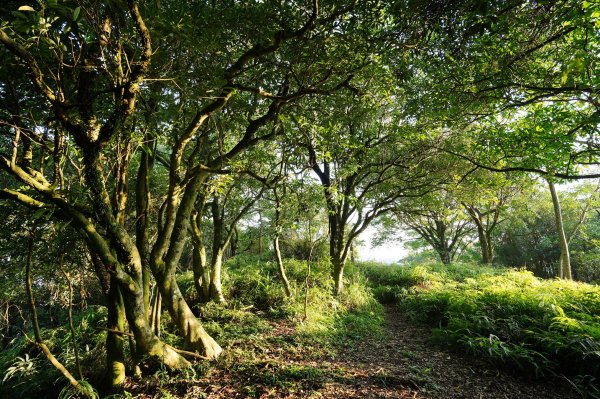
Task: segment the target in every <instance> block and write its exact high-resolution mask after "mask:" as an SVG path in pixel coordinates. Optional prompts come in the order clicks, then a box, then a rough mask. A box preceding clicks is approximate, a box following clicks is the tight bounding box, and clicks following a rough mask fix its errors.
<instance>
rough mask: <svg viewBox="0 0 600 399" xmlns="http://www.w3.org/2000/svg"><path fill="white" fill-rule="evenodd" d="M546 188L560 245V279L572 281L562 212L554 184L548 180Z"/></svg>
mask: <svg viewBox="0 0 600 399" xmlns="http://www.w3.org/2000/svg"><path fill="white" fill-rule="evenodd" d="M548 187H549V188H550V194H551V196H552V205H553V206H554V220H555V222H556V232H557V234H558V242H559V245H560V278H564V279H567V280H572V279H573V276H572V274H571V258H570V256H569V243H568V241H567V236H566V235H565V228H564V226H563V218H562V210H561V207H560V201H559V199H558V194H557V193H556V188H555V187H554V183H553V182H551V181H550V180H548Z"/></svg>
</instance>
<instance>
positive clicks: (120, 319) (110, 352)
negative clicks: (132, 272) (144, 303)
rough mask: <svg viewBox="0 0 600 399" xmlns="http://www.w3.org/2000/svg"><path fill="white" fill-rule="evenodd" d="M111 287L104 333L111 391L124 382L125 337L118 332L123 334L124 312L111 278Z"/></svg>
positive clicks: (119, 294)
mask: <svg viewBox="0 0 600 399" xmlns="http://www.w3.org/2000/svg"><path fill="white" fill-rule="evenodd" d="M111 280H113V281H111V287H110V291H109V292H108V295H106V300H107V303H106V307H107V310H108V316H107V328H108V332H107V333H106V371H107V380H108V383H109V386H110V387H111V391H112V390H114V389H115V388H117V387H118V386H120V385H121V384H123V381H125V354H124V353H123V344H124V339H125V336H124V335H123V334H119V333H118V332H121V333H124V332H125V310H124V308H123V297H122V296H121V292H120V290H119V287H118V286H117V284H116V281H114V280H115V279H114V278H112V279H111Z"/></svg>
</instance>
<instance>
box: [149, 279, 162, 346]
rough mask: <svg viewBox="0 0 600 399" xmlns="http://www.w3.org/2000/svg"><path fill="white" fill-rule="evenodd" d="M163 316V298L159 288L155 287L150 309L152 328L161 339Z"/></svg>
mask: <svg viewBox="0 0 600 399" xmlns="http://www.w3.org/2000/svg"><path fill="white" fill-rule="evenodd" d="M161 314H162V297H161V295H160V292H159V290H158V288H156V287H155V289H154V295H153V296H152V300H151V308H150V328H151V329H152V331H154V334H156V336H157V337H160V319H161V317H160V316H161Z"/></svg>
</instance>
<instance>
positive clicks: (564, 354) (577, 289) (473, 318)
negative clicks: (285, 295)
mask: <svg viewBox="0 0 600 399" xmlns="http://www.w3.org/2000/svg"><path fill="white" fill-rule="evenodd" d="M363 269H364V272H365V275H367V276H368V278H369V280H370V282H371V284H372V285H373V289H374V292H375V295H376V297H377V298H378V299H379V300H380V301H382V302H386V303H398V305H399V306H400V308H401V310H402V311H403V312H404V313H405V314H406V315H407V316H408V317H409V318H410V319H411V320H414V321H418V322H424V323H428V324H430V325H432V326H434V327H435V328H434V330H433V336H434V339H435V340H436V341H438V342H441V343H445V344H451V345H453V346H455V347H457V348H462V349H466V350H468V351H469V352H471V353H473V354H475V355H478V356H483V357H485V358H487V359H488V360H489V361H490V362H493V363H495V364H497V365H500V366H505V367H507V368H510V369H512V370H516V371H518V372H519V373H520V374H525V375H529V376H531V377H548V376H560V377H564V378H567V379H568V380H569V381H570V382H571V383H572V384H573V386H574V387H576V389H578V390H579V391H580V392H581V393H582V394H583V395H584V396H587V397H593V398H598V397H600V287H598V286H595V285H590V284H584V283H578V282H573V281H566V280H558V279H555V280H542V279H539V278H537V277H535V276H533V274H532V273H531V272H528V271H525V270H514V269H498V268H489V267H482V266H476V265H464V264H463V265H461V264H459V265H452V266H446V265H441V264H421V265H415V266H382V265H375V264H366V265H363Z"/></svg>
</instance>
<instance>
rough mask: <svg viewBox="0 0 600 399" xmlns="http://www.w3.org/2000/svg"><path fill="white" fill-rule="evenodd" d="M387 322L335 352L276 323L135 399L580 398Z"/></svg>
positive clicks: (398, 318) (420, 330)
mask: <svg viewBox="0 0 600 399" xmlns="http://www.w3.org/2000/svg"><path fill="white" fill-rule="evenodd" d="M385 315H386V320H385V323H384V327H383V331H380V332H378V333H374V334H372V335H370V336H368V337H365V338H362V339H358V340H348V341H341V342H342V343H338V345H336V349H327V348H328V346H326V345H318V344H317V345H313V344H309V345H298V341H297V339H296V338H295V331H294V328H293V327H292V326H291V323H288V322H278V323H274V324H273V326H272V328H271V329H269V332H268V333H265V334H263V335H262V336H260V337H256V339H253V340H250V343H242V342H240V343H239V344H236V345H232V346H231V347H229V348H227V349H228V350H227V352H226V353H227V355H225V356H224V359H222V360H220V361H218V362H217V364H216V365H215V366H214V367H211V368H210V369H209V370H207V372H206V373H205V374H204V376H202V377H198V378H192V379H191V380H193V382H192V381H191V380H190V379H188V380H187V381H185V382H184V381H182V380H181V379H180V380H179V381H177V382H175V381H173V382H172V383H169V382H168V381H165V379H164V378H163V379H162V380H161V379H156V380H155V384H154V386H153V387H152V385H153V384H150V386H149V385H148V384H147V382H148V381H146V382H145V384H144V385H145V386H144V388H143V392H145V393H146V394H141V395H140V396H138V398H161V397H181V398H209V399H224V398H228V399H229V398H265V399H266V398H286V399H292V398H436V399H437V398H440V399H445V398H448V399H450V398H451V399H454V398H469V399H471V398H490V399H491V398H494V399H505V398H511V399H512V398H514V399H521V398H531V399H541V398H552V399H554V398H556V399H559V398H560V399H568V398H577V397H580V396H579V395H578V394H576V393H575V392H574V391H573V390H572V389H571V388H570V383H569V382H568V381H567V380H562V381H561V380H558V381H551V382H549V381H531V380H525V379H522V378H519V377H517V376H515V375H514V374H511V373H509V372H507V371H503V370H498V369H497V368H494V367H493V366H491V365H489V364H487V363H485V362H484V361H483V360H481V359H477V358H474V357H470V356H467V355H463V354H459V353H456V352H453V351H450V350H446V349H445V348H442V347H440V346H438V345H434V344H432V343H431V342H430V337H431V329H430V328H428V327H426V326H422V325H417V324H414V323H411V322H408V321H407V320H406V319H405V318H404V317H403V316H402V315H401V314H400V313H399V311H398V310H397V308H394V307H387V308H386V311H385ZM343 342H347V343H346V344H344V343H343ZM134 385H135V384H134ZM130 388H133V391H134V392H135V391H136V389H135V388H136V387H135V386H131V387H130ZM139 388H140V387H138V389H139ZM150 392H152V393H150ZM161 392H162V393H165V394H166V392H168V395H167V396H164V395H163V394H161ZM138 393H140V392H139V391H138Z"/></svg>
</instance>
